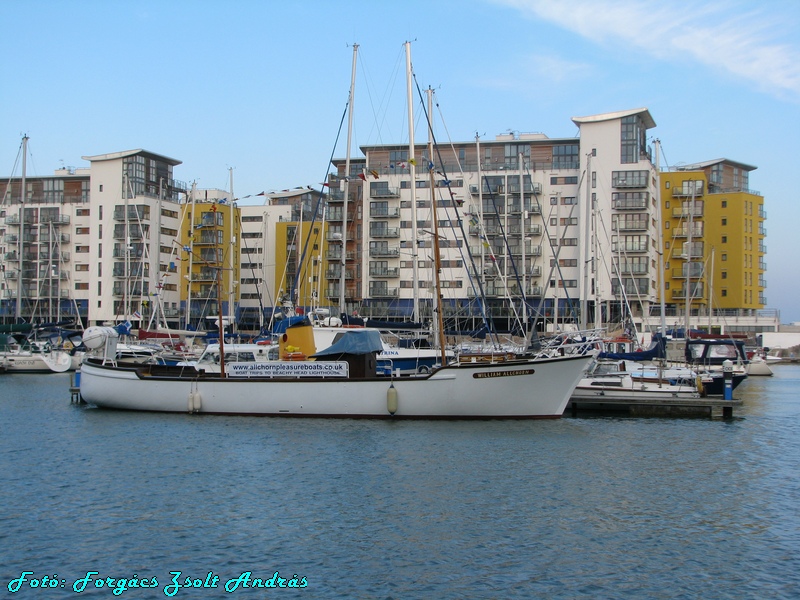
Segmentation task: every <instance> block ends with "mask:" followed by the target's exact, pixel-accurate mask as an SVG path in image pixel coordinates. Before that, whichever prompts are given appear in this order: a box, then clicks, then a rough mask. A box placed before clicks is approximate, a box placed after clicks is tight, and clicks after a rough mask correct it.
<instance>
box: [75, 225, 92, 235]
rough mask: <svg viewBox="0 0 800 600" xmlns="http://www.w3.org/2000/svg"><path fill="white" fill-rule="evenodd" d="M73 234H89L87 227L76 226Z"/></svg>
mask: <svg viewBox="0 0 800 600" xmlns="http://www.w3.org/2000/svg"><path fill="white" fill-rule="evenodd" d="M75 235H89V228H88V227H76V228H75Z"/></svg>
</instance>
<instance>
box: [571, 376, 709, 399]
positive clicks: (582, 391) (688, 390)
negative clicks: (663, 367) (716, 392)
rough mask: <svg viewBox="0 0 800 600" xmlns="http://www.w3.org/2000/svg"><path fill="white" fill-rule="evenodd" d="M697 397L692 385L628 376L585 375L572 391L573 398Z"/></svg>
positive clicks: (695, 389) (697, 394) (698, 395)
mask: <svg viewBox="0 0 800 600" xmlns="http://www.w3.org/2000/svg"><path fill="white" fill-rule="evenodd" d="M699 397H700V394H699V393H698V392H697V388H696V387H694V386H692V385H671V384H670V383H669V382H668V381H664V382H662V383H657V382H652V381H641V380H638V381H637V380H636V379H634V378H633V377H630V376H623V377H614V376H609V377H587V378H584V379H581V381H580V382H579V383H578V385H577V386H576V387H575V391H574V392H573V393H572V399H573V400H581V399H583V400H589V399H591V400H598V399H601V398H603V399H607V400H609V401H611V400H613V401H625V400H631V401H634V400H676V399H677V400H691V399H695V398H699Z"/></svg>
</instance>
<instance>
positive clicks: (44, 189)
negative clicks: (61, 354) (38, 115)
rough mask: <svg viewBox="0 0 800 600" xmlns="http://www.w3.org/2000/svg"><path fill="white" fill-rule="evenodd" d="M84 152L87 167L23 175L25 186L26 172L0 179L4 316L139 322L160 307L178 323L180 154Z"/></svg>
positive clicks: (182, 198)
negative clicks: (177, 177)
mask: <svg viewBox="0 0 800 600" xmlns="http://www.w3.org/2000/svg"><path fill="white" fill-rule="evenodd" d="M83 158H84V160H87V161H89V163H90V166H89V167H88V168H83V169H59V170H57V171H56V172H55V173H54V175H53V176H48V177H33V178H31V177H25V184H24V186H23V183H22V180H23V178H22V177H18V178H17V177H15V178H8V179H6V180H4V181H0V189H2V190H4V191H5V192H4V193H5V195H4V203H3V206H2V209H0V217H2V224H0V230H1V231H2V240H3V246H2V248H0V251H1V252H2V253H3V256H4V257H5V259H6V263H5V267H6V268H5V270H4V272H3V279H2V282H0V286H1V287H0V291H2V301H0V313H1V314H0V317H2V319H3V321H5V322H11V321H14V320H16V319H18V318H20V319H23V320H26V321H34V322H45V321H55V320H60V319H64V318H68V317H71V318H76V319H77V318H78V317H80V321H81V323H82V324H83V325H84V326H89V325H96V324H103V323H116V322H119V321H125V320H129V321H131V323H132V324H133V325H134V326H139V325H142V324H146V323H147V321H148V319H149V316H150V315H151V314H153V312H154V311H156V310H157V308H158V307H161V308H162V310H163V313H162V314H164V315H165V316H166V317H167V318H168V319H172V320H174V323H175V325H177V324H178V317H179V315H180V286H179V284H178V282H177V266H176V263H175V260H174V252H173V248H174V240H176V239H177V236H178V230H179V223H180V219H181V210H182V209H181V204H182V203H183V202H185V196H183V195H184V194H185V192H186V186H185V185H184V184H183V183H182V182H180V181H176V180H175V179H174V178H173V176H172V169H173V167H174V166H176V165H179V164H180V161H177V160H174V159H171V158H168V157H165V156H161V155H159V154H155V153H152V152H149V151H146V150H141V149H140V150H130V151H125V152H117V153H113V154H103V155H97V156H85V157H83ZM23 187H24V193H23Z"/></svg>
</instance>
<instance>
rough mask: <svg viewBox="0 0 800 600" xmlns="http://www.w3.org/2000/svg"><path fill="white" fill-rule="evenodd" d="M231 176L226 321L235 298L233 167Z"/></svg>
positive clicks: (230, 170)
mask: <svg viewBox="0 0 800 600" xmlns="http://www.w3.org/2000/svg"><path fill="white" fill-rule="evenodd" d="M228 171H229V172H230V176H231V199H230V201H229V202H228V245H229V247H228V267H229V270H228V321H229V322H230V323H233V302H234V300H235V299H236V293H235V291H236V288H235V285H234V275H235V273H234V263H233V259H234V254H235V252H234V249H235V244H236V237H235V236H234V235H233V232H234V226H233V218H234V217H233V215H234V212H235V211H234V210H233V207H234V206H235V203H234V201H233V167H230V168H229V169H228Z"/></svg>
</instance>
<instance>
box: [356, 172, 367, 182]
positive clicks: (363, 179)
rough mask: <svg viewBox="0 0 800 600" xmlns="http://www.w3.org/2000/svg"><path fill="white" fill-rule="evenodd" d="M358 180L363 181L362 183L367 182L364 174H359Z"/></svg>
mask: <svg viewBox="0 0 800 600" xmlns="http://www.w3.org/2000/svg"><path fill="white" fill-rule="evenodd" d="M358 178H359V179H361V180H362V181H366V180H367V176H366V175H364V174H363V173H359V174H358Z"/></svg>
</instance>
